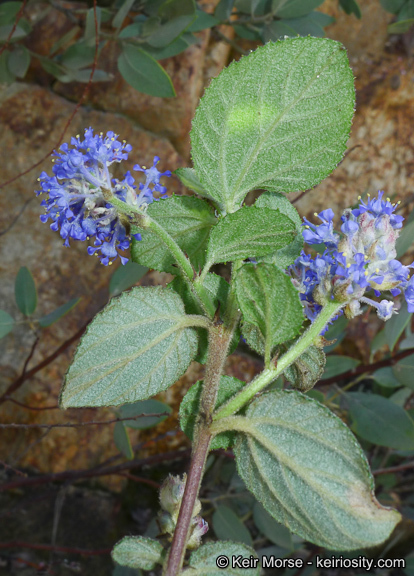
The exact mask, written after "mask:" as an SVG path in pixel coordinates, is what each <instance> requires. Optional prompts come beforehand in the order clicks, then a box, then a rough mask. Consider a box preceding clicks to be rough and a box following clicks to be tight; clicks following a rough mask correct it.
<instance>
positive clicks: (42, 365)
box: [0, 320, 90, 404]
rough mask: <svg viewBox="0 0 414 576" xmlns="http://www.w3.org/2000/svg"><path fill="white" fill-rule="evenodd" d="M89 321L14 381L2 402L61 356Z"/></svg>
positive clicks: (2, 397) (1, 398)
mask: <svg viewBox="0 0 414 576" xmlns="http://www.w3.org/2000/svg"><path fill="white" fill-rule="evenodd" d="M89 322H90V320H88V322H86V323H85V324H84V325H83V326H82V327H81V328H79V330H78V331H77V332H76V333H75V334H74V335H73V336H71V337H70V338H68V340H66V342H63V344H61V345H60V346H59V348H57V349H56V350H55V351H54V352H53V353H52V354H50V356H47V358H45V359H44V360H42V361H41V362H39V364H37V365H36V366H34V367H33V368H31V369H30V370H28V371H27V372H25V373H23V374H21V375H20V376H19V377H18V378H17V379H16V380H15V381H14V382H12V383H11V384H10V386H9V387H8V388H7V390H6V391H5V392H4V393H3V394H2V395H1V396H0V404H3V402H6V401H8V400H10V398H9V396H10V394H12V393H13V392H15V391H16V390H18V389H19V388H20V387H21V386H22V385H23V383H24V382H25V381H26V380H28V379H29V378H31V377H32V376H34V375H35V374H36V373H37V372H39V370H42V368H45V367H46V366H48V365H49V364H50V363H51V362H53V360H55V359H56V358H57V357H58V356H60V354H62V352H64V351H65V350H66V348H68V347H69V346H70V345H71V344H73V342H76V340H78V339H79V338H80V337H81V336H82V334H83V333H84V331H85V329H86V327H87V325H88V324H89Z"/></svg>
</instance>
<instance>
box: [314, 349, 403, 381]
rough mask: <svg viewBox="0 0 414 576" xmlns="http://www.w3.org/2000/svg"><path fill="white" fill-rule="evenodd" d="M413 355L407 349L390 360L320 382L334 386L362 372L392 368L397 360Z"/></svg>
mask: <svg viewBox="0 0 414 576" xmlns="http://www.w3.org/2000/svg"><path fill="white" fill-rule="evenodd" d="M411 354H414V348H408V349H407V350H401V352H398V353H397V354H395V355H394V356H392V357H391V358H385V359H384V360H380V361H379V362H374V363H373V364H364V365H363V366H357V367H356V368H353V369H352V370H348V371H347V372H344V373H343V374H338V376H332V377H331V378H322V379H321V380H320V382H323V384H334V383H336V382H340V381H342V380H347V379H348V378H351V377H354V376H358V375H359V374H364V372H374V371H375V370H378V369H379V368H385V367H386V366H393V365H394V364H396V363H397V362H398V361H399V360H402V359H403V358H405V357H406V356H410V355H411Z"/></svg>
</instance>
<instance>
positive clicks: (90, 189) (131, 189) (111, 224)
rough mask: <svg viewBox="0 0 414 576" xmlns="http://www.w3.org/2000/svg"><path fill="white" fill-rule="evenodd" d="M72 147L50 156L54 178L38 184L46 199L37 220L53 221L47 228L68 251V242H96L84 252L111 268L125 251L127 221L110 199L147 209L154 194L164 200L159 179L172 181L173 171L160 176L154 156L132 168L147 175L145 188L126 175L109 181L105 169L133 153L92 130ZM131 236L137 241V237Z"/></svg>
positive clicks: (113, 138)
mask: <svg viewBox="0 0 414 576" xmlns="http://www.w3.org/2000/svg"><path fill="white" fill-rule="evenodd" d="M71 145H72V148H70V147H69V145H68V144H62V146H61V147H60V151H59V152H55V153H54V159H53V162H54V166H53V169H52V171H53V176H49V175H48V174H47V173H46V172H42V174H41V175H40V178H39V179H38V180H39V182H40V186H41V190H38V191H37V192H36V194H37V195H39V194H46V195H47V198H46V199H45V200H42V202H41V205H42V206H43V207H44V208H45V211H46V213H45V214H44V215H42V216H41V217H40V219H41V221H42V222H47V221H48V220H52V223H51V225H50V227H51V228H52V230H54V231H57V230H60V235H61V237H62V238H63V239H64V240H65V242H64V245H65V246H69V239H70V238H72V239H73V240H82V241H84V240H89V239H90V238H94V246H89V248H88V253H89V254H96V255H97V256H99V258H100V260H101V262H102V264H105V265H108V264H112V261H113V260H114V259H116V258H117V256H118V250H121V251H123V250H127V249H128V248H129V245H130V234H129V223H128V217H126V216H125V215H120V214H119V213H118V211H117V209H116V208H115V207H114V206H113V205H112V204H111V203H110V198H111V197H115V198H117V199H118V200H121V201H123V202H125V203H126V204H128V205H130V206H132V207H135V208H139V207H145V206H146V205H148V204H150V203H151V202H153V201H154V200H155V199H156V198H154V194H153V192H154V190H155V191H157V192H159V193H160V195H161V196H163V195H165V192H166V188H165V187H164V186H162V185H161V184H160V177H161V176H171V172H170V171H169V170H168V171H167V172H159V171H158V170H157V168H156V165H157V164H158V162H159V158H158V156H155V158H154V165H153V166H152V167H151V168H145V167H142V168H141V166H139V165H138V164H136V165H135V166H134V170H136V171H138V172H144V174H145V176H146V181H145V183H141V184H139V185H138V187H137V186H136V185H135V180H134V178H133V176H132V175H131V173H130V172H129V171H128V172H126V174H125V176H124V178H123V179H122V180H116V179H114V178H112V175H111V174H110V172H109V170H108V167H109V166H110V165H111V164H113V163H114V162H121V161H122V160H127V159H128V153H129V152H130V151H131V150H132V147H131V146H130V145H129V144H127V143H126V142H125V140H124V141H123V142H120V141H119V140H118V136H117V135H116V134H114V133H113V132H107V134H106V136H103V134H102V132H101V133H100V134H99V135H98V134H96V135H94V133H93V130H92V128H88V129H86V130H85V138H84V139H83V140H80V138H79V136H77V137H76V138H72V140H71ZM134 237H135V238H136V239H137V240H141V236H140V234H135V235H134ZM119 256H120V258H121V261H122V264H126V262H127V261H128V258H126V257H124V256H121V255H119Z"/></svg>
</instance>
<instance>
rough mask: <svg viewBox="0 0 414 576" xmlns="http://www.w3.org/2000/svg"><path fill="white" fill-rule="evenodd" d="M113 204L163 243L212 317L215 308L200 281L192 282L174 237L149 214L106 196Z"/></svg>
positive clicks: (189, 268)
mask: <svg viewBox="0 0 414 576" xmlns="http://www.w3.org/2000/svg"><path fill="white" fill-rule="evenodd" d="M108 202H110V203H111V204H112V205H113V206H115V207H116V208H117V209H118V210H119V212H122V213H123V214H128V216H132V217H133V223H134V224H136V225H137V226H139V227H140V228H143V229H144V230H151V232H153V233H154V234H156V235H157V236H158V238H159V239H160V240H161V241H162V242H163V243H164V244H165V246H166V247H167V248H168V250H169V251H170V252H171V254H172V255H173V256H174V258H175V261H176V263H177V265H178V267H179V268H180V270H181V272H182V274H183V277H184V279H185V280H186V282H187V283H188V285H189V287H190V289H191V291H192V293H193V294H194V296H195V297H196V299H197V301H198V302H199V303H200V304H201V306H202V308H203V310H204V311H205V312H206V313H207V315H208V316H209V317H210V318H213V316H214V313H215V311H216V308H215V306H214V304H213V302H212V301H211V298H210V296H209V295H208V293H207V292H206V290H205V288H204V286H203V285H202V284H200V283H196V282H194V279H195V278H196V277H197V276H196V272H195V271H194V269H193V267H192V265H191V262H190V260H189V259H188V258H187V256H186V255H185V254H184V252H183V251H182V250H181V248H180V247H179V245H178V244H177V242H176V241H175V240H174V238H173V237H172V236H171V235H170V234H169V233H168V232H167V231H166V230H165V229H164V228H163V227H162V226H160V224H158V222H157V221H156V220H154V219H153V218H151V216H149V214H146V213H145V212H143V211H141V210H139V209H138V208H134V207H132V206H130V205H128V204H126V203H125V202H123V201H122V200H119V199H118V198H116V197H115V196H111V197H110V198H108Z"/></svg>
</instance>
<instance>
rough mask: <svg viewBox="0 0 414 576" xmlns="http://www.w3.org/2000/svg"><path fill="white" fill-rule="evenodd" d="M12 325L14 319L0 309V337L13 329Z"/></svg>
mask: <svg viewBox="0 0 414 576" xmlns="http://www.w3.org/2000/svg"><path fill="white" fill-rule="evenodd" d="M13 326H14V319H13V318H12V317H11V316H10V314H8V313H7V312H5V311H4V310H0V338H4V337H5V336H7V334H8V333H9V332H11V331H12V330H13Z"/></svg>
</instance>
